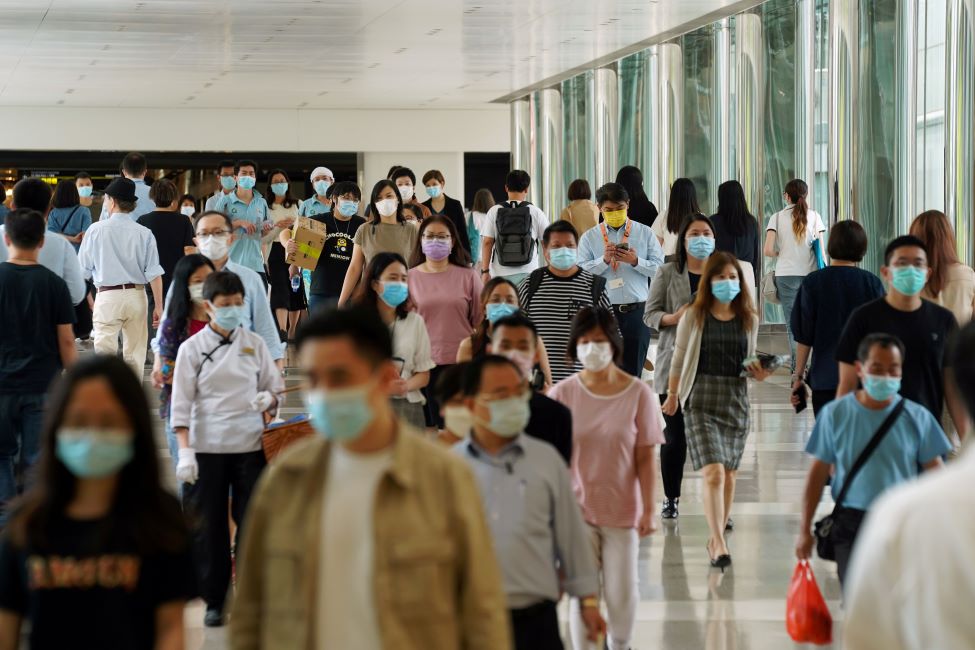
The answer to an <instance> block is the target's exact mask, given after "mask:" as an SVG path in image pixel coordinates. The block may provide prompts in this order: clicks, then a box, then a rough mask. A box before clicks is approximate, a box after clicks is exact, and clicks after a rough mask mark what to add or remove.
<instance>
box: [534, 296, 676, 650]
mask: <svg viewBox="0 0 975 650" xmlns="http://www.w3.org/2000/svg"><path fill="white" fill-rule="evenodd" d="M568 350H569V353H570V355H571V357H572V360H573V361H579V362H581V363H582V367H583V370H582V371H581V372H579V373H576V374H574V375H572V376H571V377H568V378H567V379H564V380H562V381H560V382H559V383H558V384H556V385H555V386H554V387H553V388H552V390H550V391H549V396H550V397H552V398H554V399H556V400H558V401H560V402H562V403H563V404H565V405H566V406H568V407H569V409H570V410H571V411H572V485H573V488H574V489H575V493H576V498H577V499H578V500H579V504H580V505H581V506H582V514H583V516H584V517H585V519H586V523H587V524H589V529H590V532H591V534H592V542H593V546H594V547H595V550H596V557H597V559H598V560H599V564H600V567H601V571H602V584H603V594H604V598H605V599H606V609H607V612H608V613H609V617H608V621H609V639H608V646H609V648H610V650H619V649H625V648H628V647H629V645H630V638H631V637H632V635H633V624H634V621H635V619H636V608H637V603H638V602H639V600H640V591H639V577H638V575H637V556H638V554H639V550H640V537H646V536H647V535H649V534H651V533H652V532H654V531H655V530H656V528H657V526H656V522H655V521H654V515H653V503H654V496H653V490H654V485H655V483H656V480H657V478H656V471H657V470H656V466H657V465H656V460H655V456H656V452H655V445H659V444H663V442H664V435H663V431H662V429H661V415H660V400H659V398H658V397H657V396H656V395H655V394H654V392H653V391H652V390H651V389H650V387H649V386H647V385H646V384H644V383H643V382H642V381H640V380H638V379H636V378H635V377H632V376H631V375H629V374H627V373H626V372H624V371H623V370H621V369H620V368H619V367H618V366H617V365H616V364H615V363H613V362H614V361H618V360H619V358H620V355H621V354H622V352H623V341H622V340H621V339H620V335H619V328H618V327H617V324H616V318H615V317H614V316H613V312H611V311H609V310H607V309H603V308H594V307H586V308H584V309H582V310H580V311H579V313H578V314H576V316H575V318H574V319H573V321H572V334H571V336H570V338H569V345H568ZM572 607H573V609H574V610H575V609H577V608H578V603H577V602H575V601H573V603H572ZM570 620H571V623H570V628H569V629H570V632H571V637H572V645H573V647H574V648H575V649H576V650H581V649H582V648H586V647H588V646H587V645H586V644H587V641H586V630H585V627H584V626H582V623H581V621H582V618H581V615H580V614H579V613H578V612H575V611H574V613H573V615H572V616H571V617H570Z"/></svg>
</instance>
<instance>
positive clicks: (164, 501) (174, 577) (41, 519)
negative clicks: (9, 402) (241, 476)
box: [0, 355, 226, 650]
mask: <svg viewBox="0 0 975 650" xmlns="http://www.w3.org/2000/svg"><path fill="white" fill-rule="evenodd" d="M47 407H48V409H49V415H50V417H49V419H48V420H47V422H46V424H45V428H44V431H43V434H42V437H41V445H42V451H41V463H40V466H39V471H38V474H37V476H36V478H35V480H34V481H33V484H32V486H31V487H30V488H29V489H28V490H27V492H26V493H25V494H24V495H23V498H22V499H21V501H20V503H19V504H18V506H17V509H16V511H15V512H14V513H13V516H12V517H11V519H10V522H9V524H8V525H7V526H6V527H5V528H4V530H3V534H2V537H0V648H3V649H4V650H14V649H15V648H18V647H21V627H22V624H23V623H24V622H27V623H29V626H30V632H29V634H28V636H29V645H30V647H31V648H44V649H47V648H104V649H105V650H127V649H129V648H182V647H184V644H185V634H184V624H183V610H184V607H185V605H186V603H187V602H188V601H190V600H192V599H194V598H195V597H196V596H197V595H198V593H199V592H198V590H197V584H196V577H195V575H194V571H193V562H192V558H191V547H190V539H189V532H188V531H187V529H186V524H185V522H184V519H183V516H182V513H181V512H180V510H179V504H178V503H177V501H176V499H174V498H173V496H172V494H170V492H169V491H168V490H167V489H166V488H165V487H163V484H162V480H161V476H160V469H159V461H158V452H157V448H156V443H155V439H154V436H153V428H152V421H151V418H150V414H149V404H148V401H147V399H146V395H145V392H144V391H143V390H142V382H141V381H140V380H139V379H137V378H136V377H135V376H134V375H133V374H132V372H131V371H130V370H129V368H128V367H127V366H126V364H125V363H124V362H123V361H121V360H120V359H118V358H116V357H114V356H111V357H109V356H99V355H96V356H93V357H90V358H87V359H83V360H82V361H80V362H79V363H77V364H76V365H75V366H74V367H73V368H72V369H71V370H69V371H68V372H67V373H66V374H65V375H64V376H63V377H61V378H60V379H58V380H57V382H56V383H55V384H54V387H53V390H52V391H51V394H50V396H49V398H48V402H47ZM224 508H225V510H224V519H226V503H224Z"/></svg>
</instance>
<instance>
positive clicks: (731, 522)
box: [724, 517, 735, 530]
mask: <svg viewBox="0 0 975 650" xmlns="http://www.w3.org/2000/svg"><path fill="white" fill-rule="evenodd" d="M724 529H725V530H734V529H735V520H734V519H732V518H731V517H728V523H726V524H725V525H724Z"/></svg>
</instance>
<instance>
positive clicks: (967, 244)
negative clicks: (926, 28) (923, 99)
mask: <svg viewBox="0 0 975 650" xmlns="http://www.w3.org/2000/svg"><path fill="white" fill-rule="evenodd" d="M947 51H948V79H947V81H948V83H947V86H946V88H945V94H946V104H945V106H946V108H947V110H946V112H945V121H946V129H947V132H946V134H945V208H946V212H947V214H948V218H949V219H952V220H953V221H954V225H955V239H956V240H957V242H958V255H959V258H960V259H961V260H962V261H964V262H966V263H967V264H973V263H975V250H973V249H975V242H973V237H975V233H973V224H972V221H973V219H975V135H973V127H975V0H948V39H947Z"/></svg>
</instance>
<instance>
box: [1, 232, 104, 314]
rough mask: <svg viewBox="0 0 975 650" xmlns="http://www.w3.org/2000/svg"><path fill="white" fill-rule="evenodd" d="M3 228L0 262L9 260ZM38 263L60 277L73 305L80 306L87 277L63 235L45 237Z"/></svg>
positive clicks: (38, 255)
mask: <svg viewBox="0 0 975 650" xmlns="http://www.w3.org/2000/svg"><path fill="white" fill-rule="evenodd" d="M2 244H3V226H0V262H6V261H7V259H8V258H9V252H8V251H7V247H6V246H3V245H2ZM37 263H38V264H40V265H41V266H43V267H44V268H46V269H48V270H49V271H51V272H52V273H54V275H56V276H58V277H59V278H61V279H62V280H64V283H65V284H67V285H68V293H69V294H70V295H71V302H72V304H75V305H77V304H79V303H80V302H81V301H82V300H84V299H85V276H84V275H83V274H82V271H81V264H79V263H78V254H77V253H75V252H74V248H72V247H71V244H69V243H68V240H67V239H65V238H64V237H62V236H61V235H48V236H46V237H44V246H42V247H41V251H40V252H39V253H38V254H37Z"/></svg>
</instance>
